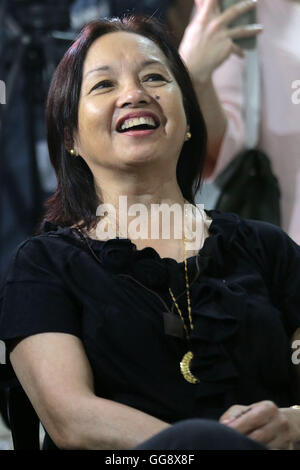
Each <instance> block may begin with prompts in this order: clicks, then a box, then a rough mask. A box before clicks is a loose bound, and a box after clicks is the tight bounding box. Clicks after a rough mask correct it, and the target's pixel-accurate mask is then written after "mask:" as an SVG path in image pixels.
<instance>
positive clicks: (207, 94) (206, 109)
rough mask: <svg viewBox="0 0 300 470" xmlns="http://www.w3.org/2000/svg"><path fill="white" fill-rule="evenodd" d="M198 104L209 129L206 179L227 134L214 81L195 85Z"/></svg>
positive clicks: (225, 119)
mask: <svg viewBox="0 0 300 470" xmlns="http://www.w3.org/2000/svg"><path fill="white" fill-rule="evenodd" d="M195 91H196V94H197V98H198V102H199V105H200V108H201V111H202V113H203V117H204V120H205V124H206V127H207V137H208V141H207V153H206V163H205V169H204V177H209V176H210V174H211V173H212V172H213V170H214V167H215V165H216V162H217V160H218V155H219V152H220V149H221V145H222V141H223V137H224V135H225V132H226V126H227V117H226V113H225V111H224V108H223V106H222V104H221V102H220V100H219V98H218V95H217V92H216V90H215V87H214V84H213V81H212V79H209V80H207V81H206V82H203V83H196V84H195Z"/></svg>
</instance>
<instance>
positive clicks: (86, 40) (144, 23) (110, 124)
mask: <svg viewBox="0 0 300 470" xmlns="http://www.w3.org/2000/svg"><path fill="white" fill-rule="evenodd" d="M157 96H158V97H159V99H158V98H157ZM158 103H159V104H158ZM132 113H133V114H132ZM149 116H150V117H152V119H153V120H154V123H155V128H154V129H143V130H140V129H139V130H137V129H131V130H130V131H129V130H127V128H128V127H129V126H131V125H132V119H133V118H136V117H142V118H143V117H149ZM128 119H129V120H128ZM123 121H124V124H125V126H126V131H125V132H124V130H125V129H124V128H123V129H119V126H120V124H121V125H123ZM143 125H145V123H144V124H143ZM150 125H151V123H150ZM47 128H48V143H49V151H50V158H51V161H52V164H53V166H54V168H55V170H56V172H57V179H58V186H57V191H56V193H55V195H54V196H53V197H52V198H51V199H50V200H49V201H48V204H47V205H48V212H47V215H46V219H47V220H49V221H51V222H54V223H59V224H60V225H63V226H64V225H73V224H75V223H78V222H79V221H81V222H83V225H84V226H86V227H87V228H88V229H89V228H91V227H93V226H95V224H96V222H97V219H96V216H95V214H96V209H97V206H98V204H99V202H101V201H102V200H103V194H104V193H105V185H106V184H107V186H110V185H111V184H112V181H111V174H109V173H108V171H107V170H108V169H109V168H111V169H114V168H115V170H117V169H119V170H120V171H121V170H122V169H123V170H124V169H126V168H127V169H128V167H130V166H131V165H135V164H138V163H139V162H142V163H143V162H144V163H145V161H147V162H148V165H147V167H148V168H150V167H151V165H153V161H154V160H155V159H159V158H160V156H161V158H160V161H159V164H156V172H157V173H159V172H161V170H162V168H164V170H166V169H167V168H168V167H170V172H172V173H173V170H174V167H175V169H176V171H175V173H176V175H177V181H178V185H179V187H180V189H181V192H182V194H183V196H184V197H185V199H186V200H188V201H190V202H192V201H193V200H194V195H195V193H196V191H197V189H198V187H199V184H200V179H201V173H202V170H203V166H204V155H205V149H206V129H205V124H204V120H203V117H202V114H201V111H200V109H199V105H198V102H197V97H196V95H195V92H194V90H193V87H192V83H191V79H190V77H189V74H188V72H187V70H186V69H185V67H184V65H183V63H182V61H181V60H180V58H179V55H178V52H177V50H176V49H175V48H174V47H173V46H172V45H171V44H169V43H168V41H167V40H166V36H165V32H164V31H163V29H162V27H161V26H159V25H158V24H157V23H155V22H153V21H150V20H148V19H146V18H144V19H137V18H135V17H130V18H127V19H126V18H125V19H123V20H122V21H118V20H110V21H109V20H104V21H99V22H97V21H96V22H92V23H90V24H89V25H87V26H86V27H85V28H84V29H83V31H82V32H81V34H80V36H79V38H78V39H77V41H76V42H75V43H74V45H73V46H72V47H71V48H70V50H69V51H68V52H67V54H66V55H65V57H64V58H63V60H62V62H61V63H60V65H59V66H58V68H57V71H56V74H55V76H54V78H53V81H52V84H51V87H50V91H49V98H48V105H47ZM180 128H181V130H180V132H178V130H179V129H180ZM187 130H189V131H190V132H191V134H192V135H193V138H192V139H191V141H190V142H189V145H188V148H187V147H186V146H182V143H183V142H184V136H185V132H186V131H187ZM120 131H123V132H120ZM62 135H64V140H63V141H62V138H61V136H62ZM142 137H143V138H142ZM170 144H171V148H170V147H169V145H170ZM70 149H73V150H74V152H76V154H78V155H80V157H81V158H77V159H76V160H75V161H74V160H73V159H70V154H69V150H70ZM140 171H141V172H144V173H145V171H147V170H146V168H144V169H142V168H141V170H140ZM113 174H114V175H115V174H116V173H115V172H114V173H113ZM120 175H121V177H120V180H119V181H122V172H121V174H120ZM94 183H96V184H95V186H94ZM126 193H127V192H126ZM62 209H63V210H62Z"/></svg>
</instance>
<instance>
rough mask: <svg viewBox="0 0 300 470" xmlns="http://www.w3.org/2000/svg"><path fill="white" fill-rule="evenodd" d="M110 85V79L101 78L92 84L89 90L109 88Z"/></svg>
mask: <svg viewBox="0 0 300 470" xmlns="http://www.w3.org/2000/svg"><path fill="white" fill-rule="evenodd" d="M112 86H113V82H112V81H111V80H102V81H101V82H98V83H96V85H94V86H93V88H92V89H91V91H93V90H98V89H103V88H111V87H112Z"/></svg>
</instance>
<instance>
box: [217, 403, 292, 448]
mask: <svg viewBox="0 0 300 470" xmlns="http://www.w3.org/2000/svg"><path fill="white" fill-rule="evenodd" d="M246 410H249V411H246ZM240 415H241V416H240ZM219 421H220V423H222V424H225V425H227V426H230V427H231V428H233V429H235V430H237V431H239V432H241V433H243V434H245V435H246V436H248V437H249V438H251V439H253V440H255V441H257V442H260V443H261V444H263V445H265V446H266V447H268V448H269V449H290V450H292V449H294V445H295V444H296V442H297V441H299V440H300V412H299V411H298V410H293V409H292V408H278V407H277V406H276V405H275V403H273V402H272V401H260V402H258V403H253V404H252V405H249V406H242V405H234V406H232V407H230V408H229V409H228V410H227V411H226V412H225V413H224V414H223V415H222V416H221V418H220V420H219Z"/></svg>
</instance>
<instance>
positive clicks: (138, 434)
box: [10, 333, 169, 450]
mask: <svg viewBox="0 0 300 470" xmlns="http://www.w3.org/2000/svg"><path fill="white" fill-rule="evenodd" d="M10 360H11V363H12V366H13V368H14V370H15V372H16V375H17V377H18V379H19V380H20V383H21V384H22V387H23V388H24V390H25V392H26V393H27V395H28V397H29V399H30V401H31V402H32V404H33V406H34V408H35V410H36V412H37V414H38V416H39V418H40V420H41V422H42V424H43V426H44V427H45V429H46V431H47V432H48V434H49V435H50V437H51V439H52V440H53V442H54V443H55V444H56V445H57V447H59V448H60V449H70V450H71V449H96V450H97V449H130V448H132V447H135V446H137V445H138V444H140V443H141V442H143V441H144V440H146V439H148V438H149V437H151V436H153V435H154V434H156V433H158V432H160V431H161V430H163V429H165V428H167V427H168V426H169V424H167V423H165V422H163V421H160V420H159V419H156V418H154V417H152V416H150V415H148V414H145V413H143V412H141V411H138V410H136V409H134V408H131V407H129V406H126V405H122V404H120V403H116V402H113V401H110V400H106V399H103V398H99V397H97V396H96V395H95V394H94V389H93V376H92V371H91V368H90V364H89V362H88V359H87V357H86V354H85V351H84V348H83V345H82V342H81V341H80V339H79V338H77V337H76V336H73V335H70V334H64V333H42V334H37V335H33V336H29V337H27V338H25V339H22V340H21V341H19V342H18V343H17V345H16V346H15V347H14V349H13V350H12V352H11V354H10Z"/></svg>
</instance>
